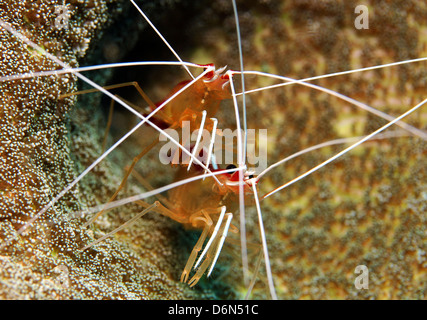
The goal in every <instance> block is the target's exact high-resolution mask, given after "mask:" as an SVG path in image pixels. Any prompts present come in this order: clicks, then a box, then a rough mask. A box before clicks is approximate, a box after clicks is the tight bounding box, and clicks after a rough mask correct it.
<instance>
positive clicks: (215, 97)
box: [156, 64, 231, 130]
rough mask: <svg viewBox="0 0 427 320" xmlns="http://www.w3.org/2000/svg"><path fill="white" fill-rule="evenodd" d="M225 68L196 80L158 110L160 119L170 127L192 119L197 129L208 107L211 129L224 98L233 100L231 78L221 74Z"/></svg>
mask: <svg viewBox="0 0 427 320" xmlns="http://www.w3.org/2000/svg"><path fill="white" fill-rule="evenodd" d="M206 66H213V64H209V65H206ZM223 70H224V68H222V69H218V70H215V71H211V72H208V73H207V74H206V75H204V76H203V77H202V78H200V79H199V80H197V81H196V82H195V83H194V84H193V85H191V86H190V87H189V88H187V89H186V90H185V91H183V92H182V93H181V94H179V95H178V96H177V97H176V98H174V99H173V100H172V101H170V102H169V103H168V104H166V105H165V106H164V107H163V108H162V109H161V110H160V111H158V112H157V114H156V118H157V120H160V121H162V122H164V123H165V124H166V126H167V127H181V126H182V122H183V121H190V125H191V127H192V128H198V126H199V125H200V120H201V114H202V111H203V110H206V113H207V117H208V119H206V129H208V130H210V129H211V128H212V121H211V120H210V117H213V116H215V114H216V112H217V111H218V108H219V105H220V103H221V101H222V100H224V99H231V89H230V86H229V82H230V79H229V76H228V75H227V74H222V72H223ZM189 82H190V80H187V81H182V82H180V83H178V84H177V85H176V86H175V87H174V88H173V89H172V91H171V92H170V93H169V94H168V95H167V96H166V97H165V99H164V100H163V101H161V102H158V103H156V106H160V105H161V104H162V103H163V102H164V101H166V100H167V99H168V98H169V97H171V96H172V95H173V94H175V93H176V92H177V91H178V90H180V89H181V88H183V87H184V86H185V85H186V84H188V83H189Z"/></svg>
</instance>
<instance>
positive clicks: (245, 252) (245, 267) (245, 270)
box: [227, 70, 249, 284]
mask: <svg viewBox="0 0 427 320" xmlns="http://www.w3.org/2000/svg"><path fill="white" fill-rule="evenodd" d="M227 74H228V76H229V79H230V88H231V94H232V97H233V105H234V112H235V115H236V127H237V161H238V167H239V168H242V167H243V166H246V165H245V163H244V162H243V157H242V134H241V127H240V117H239V108H238V105H237V99H236V92H235V89H234V84H233V71H230V70H228V71H227ZM238 174H239V212H240V243H241V252H242V267H243V280H244V282H245V284H247V283H248V282H249V281H248V269H249V264H248V250H247V244H246V221H245V195H244V192H243V188H244V186H243V174H244V173H243V171H240V172H239V173H238Z"/></svg>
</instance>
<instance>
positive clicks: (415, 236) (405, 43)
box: [199, 1, 427, 299]
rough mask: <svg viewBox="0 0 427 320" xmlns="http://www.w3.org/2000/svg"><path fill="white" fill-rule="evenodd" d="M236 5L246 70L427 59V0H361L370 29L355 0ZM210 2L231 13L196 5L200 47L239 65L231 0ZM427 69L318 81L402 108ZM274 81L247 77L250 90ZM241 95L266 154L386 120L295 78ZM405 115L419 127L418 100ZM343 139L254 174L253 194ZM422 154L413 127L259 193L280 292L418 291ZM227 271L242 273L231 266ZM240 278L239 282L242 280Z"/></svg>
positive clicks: (331, 68)
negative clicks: (265, 141) (364, 271)
mask: <svg viewBox="0 0 427 320" xmlns="http://www.w3.org/2000/svg"><path fill="white" fill-rule="evenodd" d="M238 4H239V5H240V7H239V8H240V22H241V28H242V37H243V53H244V61H245V66H246V69H247V70H261V71H266V72H271V73H276V74H280V75H285V76H289V77H291V78H295V79H303V78H307V77H312V76H316V75H321V74H326V73H332V72H337V71H346V70H350V69H355V68H362V67H368V66H374V65H377V64H383V63H389V62H393V61H400V60H405V59H413V58H418V57H425V56H426V53H427V52H426V38H425V32H426V25H425V18H426V16H427V8H426V6H425V4H424V3H423V2H422V1H413V2H411V4H410V5H409V3H408V2H407V1H365V2H364V3H363V4H364V5H366V8H368V10H369V29H356V28H355V25H354V21H355V19H356V17H357V16H358V14H356V13H355V8H356V6H357V5H359V4H360V3H358V2H357V1H290V2H289V1H287V2H286V3H285V2H278V1H263V2H262V3H261V2H255V1H245V2H244V3H243V2H239V3H238ZM213 6H214V8H216V10H217V11H219V12H227V13H228V15H227V17H226V18H224V17H222V18H221V19H222V23H221V28H217V27H212V26H215V25H218V23H219V20H217V19H218V18H217V16H215V15H210V14H209V10H212V9H211V8H209V9H206V10H205V11H203V9H202V12H201V14H200V16H202V17H205V18H203V19H204V20H203V21H205V22H204V23H206V24H209V25H210V27H206V29H205V30H207V31H206V32H205V33H204V39H205V41H206V45H205V48H209V46H211V47H214V48H215V49H216V52H215V57H216V59H217V60H216V64H217V65H225V64H227V65H228V66H229V67H230V68H232V69H233V68H234V69H239V63H238V61H237V56H236V55H235V54H233V52H235V49H234V48H235V43H236V39H235V36H234V35H233V28H234V25H233V18H232V14H231V6H230V4H229V2H228V1H218V2H216V3H215V4H214V5H213ZM206 17H207V18H206ZM199 21H200V20H199ZM224 30H227V31H228V33H227V31H226V32H224ZM219 39H221V40H219ZM224 43H229V44H230V46H229V47H226V46H224V45H223V44H224ZM205 50H206V51H208V50H209V49H205ZM208 53H209V52H208ZM232 57H235V58H234V59H233V58H232ZM230 59H231V60H230ZM425 75H426V64H425V63H423V62H422V63H413V64H407V65H403V66H400V67H393V68H386V69H380V70H376V71H370V72H364V73H359V74H355V75H347V76H340V77H335V78H330V79H327V80H322V81H317V82H314V83H315V84H319V85H322V86H325V87H326V88H328V89H332V90H336V91H338V92H340V93H343V94H345V95H348V96H350V97H352V98H354V99H358V100H360V101H361V102H363V103H366V104H368V105H370V106H372V107H375V108H378V109H380V110H382V111H384V112H386V113H389V114H391V115H393V116H398V115H400V114H401V113H403V112H404V111H406V110H409V109H410V108H411V107H413V106H415V105H416V104H417V103H419V102H421V101H423V100H424V99H425V98H426V94H425V84H426V82H425ZM274 83H275V82H274V81H271V80H266V79H265V78H261V77H252V76H247V77H246V86H247V88H248V89H253V88H257V87H258V86H265V85H268V84H274ZM247 102H248V121H249V127H250V128H268V130H269V131H268V138H269V145H268V147H269V153H268V162H269V163H270V164H271V163H274V162H275V161H278V160H279V159H282V158H284V157H286V156H288V155H290V154H292V153H294V152H297V151H299V150H302V149H304V148H306V147H309V146H312V145H315V144H318V143H321V142H325V141H328V140H332V139H336V138H343V137H352V136H361V135H364V134H368V133H370V132H372V131H374V130H376V129H377V128H379V127H380V126H381V125H384V124H385V121H384V120H382V119H379V118H377V117H376V116H374V115H370V114H368V113H367V112H365V111H360V110H359V109H357V108H356V107H354V106H352V105H350V104H348V103H346V102H343V101H341V100H339V99H336V98H333V97H331V96H328V95H326V94H324V93H318V92H316V91H314V90H312V89H309V88H304V87H302V86H297V85H292V86H288V87H286V88H282V89H274V90H270V91H266V92H261V93H252V94H249V95H247ZM229 119H232V115H230V117H229ZM225 120H226V119H225ZM405 121H407V122H408V123H410V124H412V125H413V126H415V127H417V128H419V129H423V130H425V129H426V125H427V124H426V116H425V107H423V109H420V110H419V111H418V112H417V113H415V114H414V115H412V116H410V117H408V118H407V119H406V120H405ZM231 125H233V124H232V123H231V124H230V126H231ZM394 129H396V127H394ZM344 147H345V146H344V145H342V146H336V147H334V148H330V149H329V150H328V149H322V150H321V151H317V152H311V153H310V154H307V155H306V156H303V157H299V158H298V159H295V160H293V161H292V162H289V163H287V164H284V165H283V166H282V167H281V168H280V169H275V170H274V173H271V174H269V175H268V178H265V179H263V180H262V181H260V182H259V186H258V188H259V190H260V193H261V194H265V193H266V192H268V191H270V190H272V189H273V188H274V187H276V186H279V185H281V184H283V183H285V182H286V181H288V180H290V179H292V178H293V177H296V176H297V175H299V174H301V173H303V172H305V171H306V170H308V169H310V168H312V167H314V166H315V165H317V164H319V163H321V162H322V161H324V160H326V159H327V158H328V157H329V156H332V155H333V154H334V152H338V151H340V150H342V149H344ZM425 154H426V142H425V141H423V140H422V139H420V138H417V137H408V136H407V137H402V138H393V139H387V140H382V141H378V142H370V143H367V144H365V146H361V147H359V148H357V149H356V150H355V151H353V152H352V153H350V154H349V155H347V156H345V157H344V158H342V159H341V160H338V161H335V162H334V163H332V164H330V165H328V167H327V168H324V169H322V170H321V171H319V172H318V173H316V174H314V175H312V176H310V177H308V178H305V179H304V180H303V181H301V182H298V183H297V184H295V185H293V186H291V187H290V188H288V189H285V190H283V191H281V192H280V193H277V194H275V195H273V196H271V197H270V198H267V199H266V200H262V201H261V204H262V209H263V217H264V223H265V229H266V233H267V242H268V244H269V253H270V258H271V264H272V270H273V276H274V282H275V284H276V288H277V294H278V296H279V297H280V298H294V299H335V298H340V299H387V298H397V299H406V298H410V299H424V298H425V294H426V292H425V289H426V285H427V283H426V281H427V272H426V271H427V270H426V268H427V260H426V216H425V210H426V200H427V198H426V167H425ZM247 217H248V219H249V220H250V221H252V222H250V223H249V225H248V230H250V231H249V234H250V235H249V239H250V241H252V242H259V240H257V239H259V237H258V230H257V228H258V227H257V224H256V215H255V213H254V211H253V208H252V209H248V212H247ZM358 265H365V266H366V267H367V268H368V271H369V288H368V289H360V290H359V289H357V288H356V286H355V280H356V277H357V276H359V275H360V274H358V273H356V272H355V269H356V267H357V266H358ZM253 267H254V266H253V265H252V267H251V268H252V269H253ZM261 273H262V274H264V270H261ZM229 277H230V279H233V280H234V281H236V282H237V281H238V280H237V277H235V274H230V275H229ZM261 279H265V275H264V276H262V277H261ZM230 281H231V280H230ZM240 288H241V289H242V291H243V290H244V289H243V288H244V286H243V285H241V287H240ZM267 292H268V289H267V288H266V281H265V280H264V281H258V282H257V284H256V285H255V293H254V296H255V297H269V295H268V293H267Z"/></svg>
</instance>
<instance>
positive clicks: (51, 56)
mask: <svg viewBox="0 0 427 320" xmlns="http://www.w3.org/2000/svg"><path fill="white" fill-rule="evenodd" d="M0 26H1V27H3V28H4V29H6V30H7V31H8V32H10V33H11V34H13V35H14V36H15V37H17V38H18V39H20V40H21V41H22V42H24V43H26V44H27V45H29V46H30V47H32V48H34V49H35V50H38V51H39V52H42V53H43V55H45V56H46V57H47V58H49V59H50V60H52V61H54V62H55V63H57V64H58V65H60V66H61V67H63V68H64V69H66V70H70V71H71V70H72V69H71V67H70V66H69V65H68V64H66V63H65V62H63V61H61V60H59V59H58V58H57V57H55V56H53V55H52V54H50V53H49V52H47V51H45V50H43V48H41V47H40V46H38V45H37V44H35V43H34V42H32V41H31V40H29V39H28V38H26V37H25V36H23V35H22V34H20V33H19V32H17V31H16V30H15V29H14V28H12V27H11V26H10V25H9V24H7V23H5V22H4V21H3V20H2V19H0ZM210 71H211V68H210V67H207V68H206V70H205V72H203V73H202V74H201V75H200V76H198V77H197V78H196V79H194V80H192V81H191V82H189V84H190V83H191V84H192V83H194V82H195V81H196V80H197V79H199V78H200V77H202V76H203V75H204V74H205V73H206V72H210ZM73 73H74V74H75V75H76V76H77V77H78V78H80V79H81V80H83V81H85V82H86V83H88V84H89V85H91V86H92V87H94V88H96V89H98V90H99V91H101V92H102V93H104V94H105V95H107V96H109V97H110V98H111V99H114V100H115V101H116V102H117V103H119V104H120V105H122V106H124V107H125V108H126V109H128V110H129V111H131V112H132V113H133V114H135V115H136V116H137V117H139V118H141V119H142V121H141V122H140V123H139V124H138V125H137V126H135V127H134V128H133V129H132V130H131V133H132V132H134V131H135V130H136V129H138V127H140V126H142V124H144V123H145V122H147V123H148V124H150V125H151V126H152V127H153V128H155V129H156V130H158V131H159V132H160V133H162V134H164V135H165V136H166V137H168V138H169V139H170V140H171V142H173V143H174V144H176V145H177V146H178V147H179V148H181V149H182V150H183V151H184V152H185V153H187V154H188V155H190V156H191V154H190V153H189V152H188V151H187V150H186V149H185V148H184V147H182V146H181V145H180V144H179V142H177V141H175V140H174V139H173V138H172V137H170V136H169V135H168V134H167V133H165V132H164V131H163V130H161V129H160V128H159V127H157V126H156V125H154V124H153V123H151V122H150V121H149V120H148V119H149V118H150V117H151V116H153V115H154V114H155V113H156V112H157V111H158V110H160V108H161V107H162V106H164V105H166V103H168V102H169V101H170V100H171V99H172V97H174V96H175V95H176V94H177V93H178V92H179V93H181V92H182V91H183V90H179V91H178V92H176V93H175V95H173V96H171V97H170V98H169V99H167V100H166V101H165V102H164V103H163V104H162V105H161V106H159V107H158V108H157V109H156V110H154V111H153V112H152V113H150V115H148V116H147V117H144V116H143V115H141V114H140V113H139V112H137V111H135V110H134V109H133V108H132V107H130V106H129V105H127V104H126V103H125V102H123V101H122V100H121V99H118V98H117V97H116V96H114V95H113V94H111V93H110V92H108V91H107V90H105V89H104V88H102V87H101V86H99V85H98V84H96V83H95V82H93V81H91V80H90V79H88V78H87V77H85V76H83V75H82V74H80V73H78V72H73ZM188 87H189V86H185V87H183V88H182V89H184V88H185V89H186V88H188ZM185 89H184V90H185ZM131 133H128V134H126V135H125V136H124V137H122V139H120V140H119V142H120V143H121V142H123V141H124V140H125V139H126V138H127V137H128V136H129V135H130V134H131ZM118 144H119V143H116V144H115V145H114V146H113V147H117V146H118ZM113 147H111V148H110V149H109V150H107V151H106V152H104V154H103V155H102V156H101V157H100V158H98V159H97V160H96V161H95V162H94V163H93V164H92V165H91V166H90V169H89V168H88V169H86V170H85V171H84V172H83V173H82V174H80V176H79V177H78V178H77V179H75V180H74V181H73V182H72V183H71V184H69V185H68V186H67V187H66V188H65V189H64V190H62V191H61V192H60V193H59V194H58V195H57V196H56V197H55V198H54V199H52V200H51V201H50V202H49V203H48V204H47V205H46V206H45V207H44V208H43V209H41V210H40V211H39V212H38V213H37V214H36V215H35V216H34V217H32V218H31V219H30V220H29V221H27V223H26V224H25V225H24V226H22V227H21V228H20V229H19V230H18V231H17V232H18V234H22V233H23V232H24V231H25V230H26V229H27V228H28V227H29V226H31V225H32V224H33V223H34V221H35V220H37V219H38V218H39V217H40V216H41V215H42V214H43V213H44V212H46V211H47V210H48V209H49V208H50V207H52V206H53V205H54V204H55V203H56V201H58V200H59V199H60V198H61V197H62V196H63V195H64V194H65V193H66V192H68V191H69V190H70V189H71V188H72V187H73V186H74V185H75V184H76V183H77V182H78V181H79V180H81V179H82V178H83V176H84V175H86V174H87V173H88V172H89V171H90V170H91V169H92V168H93V167H94V166H95V165H96V164H98V163H99V162H100V161H101V160H102V159H103V158H105V157H106V156H107V155H108V154H109V153H110V152H111V151H112V150H113V149H114V148H113ZM195 161H196V162H197V164H199V165H200V166H202V168H204V169H206V170H207V171H209V172H210V170H209V168H206V166H205V165H204V164H203V163H202V162H201V161H199V159H197V158H196V159H195ZM215 179H216V180H217V178H216V177H215ZM218 182H219V181H218ZM3 245H4V244H3Z"/></svg>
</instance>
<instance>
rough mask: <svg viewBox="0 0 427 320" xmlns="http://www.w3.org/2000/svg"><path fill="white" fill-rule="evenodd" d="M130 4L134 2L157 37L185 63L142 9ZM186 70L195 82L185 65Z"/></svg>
mask: <svg viewBox="0 0 427 320" xmlns="http://www.w3.org/2000/svg"><path fill="white" fill-rule="evenodd" d="M130 2H132V4H133V5H134V6H135V8H136V9H137V10H138V11H139V13H140V14H141V16H143V17H144V19H145V20H146V21H147V23H148V24H149V25H150V26H151V28H153V30H154V31H155V32H156V33H157V35H158V36H159V37H160V39H162V41H163V42H164V43H165V44H166V46H167V47H168V48H169V50H170V51H172V53H173V54H174V55H175V57H176V58H177V59H178V60H179V61H180V62H181V63H184V61H182V59H181V57H180V56H179V55H178V53H176V51H175V50H174V49H173V48H172V46H171V45H170V44H169V42H168V41H167V40H166V39H165V37H163V35H162V34H161V33H160V31H159V30H157V28H156V26H155V25H154V24H153V23H152V22H151V21H150V19H148V17H147V16H146V15H145V13H144V12H143V11H142V10H141V8H140V7H138V5H137V4H136V3H135V2H134V1H133V0H130ZM183 66H184V68H185V70H186V71H187V73H188V74H189V75H190V77H191V78H192V79H193V80H194V76H193V74H192V73H191V72H190V70H189V69H188V68H187V66H186V65H185V64H183Z"/></svg>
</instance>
